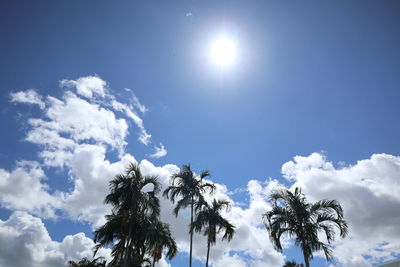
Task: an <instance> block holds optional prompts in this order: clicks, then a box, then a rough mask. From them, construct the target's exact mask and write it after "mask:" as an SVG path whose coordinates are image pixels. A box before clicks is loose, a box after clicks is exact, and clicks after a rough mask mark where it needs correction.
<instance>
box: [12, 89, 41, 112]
mask: <svg viewBox="0 0 400 267" xmlns="http://www.w3.org/2000/svg"><path fill="white" fill-rule="evenodd" d="M10 98H11V102H17V103H25V104H35V105H38V106H39V107H40V108H41V109H44V108H45V103H44V102H43V101H42V96H40V95H39V94H38V93H37V92H36V91H35V90H34V89H28V90H26V91H19V92H16V93H10Z"/></svg>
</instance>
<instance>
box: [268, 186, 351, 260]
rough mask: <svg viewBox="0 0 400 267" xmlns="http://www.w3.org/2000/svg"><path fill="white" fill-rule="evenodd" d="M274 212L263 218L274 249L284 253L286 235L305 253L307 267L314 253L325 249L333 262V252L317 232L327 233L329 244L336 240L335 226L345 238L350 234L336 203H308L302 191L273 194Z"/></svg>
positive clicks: (326, 201)
mask: <svg viewBox="0 0 400 267" xmlns="http://www.w3.org/2000/svg"><path fill="white" fill-rule="evenodd" d="M270 202H271V204H272V210H270V211H268V212H266V213H265V214H264V215H263V219H264V223H265V226H266V228H267V230H268V232H269V236H270V239H271V242H272V244H273V245H274V247H275V249H277V250H278V251H282V245H281V242H280V237H281V236H282V234H283V233H287V234H288V235H289V237H294V238H295V245H296V246H299V247H300V248H301V250H302V252H303V256H304V262H305V265H306V267H309V266H310V263H309V260H310V259H312V258H313V252H314V251H318V250H323V251H324V253H325V257H326V259H327V260H328V261H330V260H331V259H332V258H333V256H332V250H331V249H330V248H329V246H328V245H327V244H325V243H323V242H321V241H320V239H319V238H318V232H320V231H322V232H324V233H325V236H326V240H327V241H328V244H330V243H331V242H332V241H334V240H335V227H336V228H337V229H338V230H339V232H340V237H341V238H344V237H345V236H346V235H347V233H348V228H347V223H346V221H345V220H344V218H343V209H342V207H341V206H340V204H339V202H337V201H336V200H320V201H317V202H316V203H314V204H311V203H308V202H307V200H306V197H305V196H304V194H302V193H301V189H300V188H298V187H297V188H296V189H295V190H294V193H292V192H291V191H290V190H289V189H286V188H281V189H275V190H274V191H273V192H272V194H271V195H270Z"/></svg>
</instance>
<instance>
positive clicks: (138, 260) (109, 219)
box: [94, 164, 176, 267]
mask: <svg viewBox="0 0 400 267" xmlns="http://www.w3.org/2000/svg"><path fill="white" fill-rule="evenodd" d="M150 187H152V190H146V189H148V188H150ZM158 192H160V184H159V182H158V181H157V177H155V176H143V175H142V173H141V171H140V168H139V166H138V165H137V164H131V165H130V166H129V168H128V169H127V171H126V173H125V174H119V175H117V176H115V178H114V179H113V180H111V181H110V193H109V194H108V195H107V196H106V198H105V201H104V202H105V203H106V204H111V205H112V213H111V214H110V215H106V223H105V224H104V225H103V226H101V227H100V228H99V229H97V230H96V231H95V232H94V241H95V242H96V243H98V244H97V245H96V247H95V254H96V252H97V250H98V249H99V248H100V247H104V246H106V245H108V244H112V256H113V260H112V261H111V265H112V266H114V265H115V266H116V265H118V266H120V265H122V266H124V267H126V266H128V265H129V266H135V267H139V266H141V265H142V264H143V263H144V262H149V259H148V256H150V254H151V252H152V251H151V249H152V248H153V244H155V241H154V240H156V239H157V237H156V236H157V235H156V234H155V230H154V228H155V227H156V226H158V225H160V224H162V223H161V222H159V215H160V203H159V199H158V198H157V197H156V194H157V193H158ZM162 226H163V228H168V225H166V224H162ZM168 234H169V235H167V236H163V237H162V238H165V239H168V244H167V245H166V244H165V243H163V245H162V247H167V248H169V249H170V255H175V254H176V244H175V241H174V240H173V239H172V237H171V235H170V233H169V232H168ZM158 238H161V237H158ZM171 250H172V251H171ZM173 250H175V252H173Z"/></svg>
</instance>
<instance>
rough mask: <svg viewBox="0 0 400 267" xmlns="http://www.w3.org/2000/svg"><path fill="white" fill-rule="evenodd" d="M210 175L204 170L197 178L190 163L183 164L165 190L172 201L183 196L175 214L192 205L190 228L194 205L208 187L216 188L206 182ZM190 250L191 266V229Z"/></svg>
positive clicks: (191, 234)
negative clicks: (205, 179)
mask: <svg viewBox="0 0 400 267" xmlns="http://www.w3.org/2000/svg"><path fill="white" fill-rule="evenodd" d="M207 176H210V173H209V172H208V171H203V172H202V173H200V175H199V177H198V178H196V177H195V174H194V173H193V171H192V170H191V169H190V164H189V165H183V166H182V170H181V171H180V172H178V173H175V174H173V175H172V176H171V184H172V185H171V186H169V187H168V188H167V189H166V190H165V191H164V194H163V195H164V196H165V197H166V198H167V199H170V200H171V201H172V203H175V200H176V199H177V198H178V197H181V199H179V201H178V202H177V203H176V206H175V208H174V211H173V212H174V214H175V216H178V213H179V211H180V210H181V209H183V208H187V207H189V206H190V209H191V213H190V225H189V227H190V229H191V227H192V224H193V218H194V207H195V204H196V202H198V201H199V200H201V199H203V194H205V193H206V191H207V189H208V190H210V193H212V192H213V191H214V190H215V185H213V184H211V183H207V182H204V180H203V179H204V178H205V177H207ZM189 232H190V252H189V267H192V247H193V231H190V230H189Z"/></svg>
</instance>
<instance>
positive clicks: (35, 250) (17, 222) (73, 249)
mask: <svg viewBox="0 0 400 267" xmlns="http://www.w3.org/2000/svg"><path fill="white" fill-rule="evenodd" d="M93 246H94V243H93V241H92V240H91V239H90V238H88V237H86V236H85V234H83V233H78V234H75V235H67V236H66V237H65V238H64V240H63V241H62V242H56V241H53V240H52V239H51V238H50V236H49V233H48V231H47V229H46V227H45V226H44V224H43V222H42V221H41V219H39V218H37V217H33V216H31V215H29V214H28V213H26V212H22V211H16V212H14V213H13V214H12V215H11V216H10V217H9V218H8V220H5V221H2V220H0V266H14V267H64V266H65V265H66V262H67V261H68V260H79V259H80V258H82V257H88V258H91V257H92V255H93V251H92V248H93ZM99 256H103V257H105V258H107V259H109V258H110V249H101V251H99Z"/></svg>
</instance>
